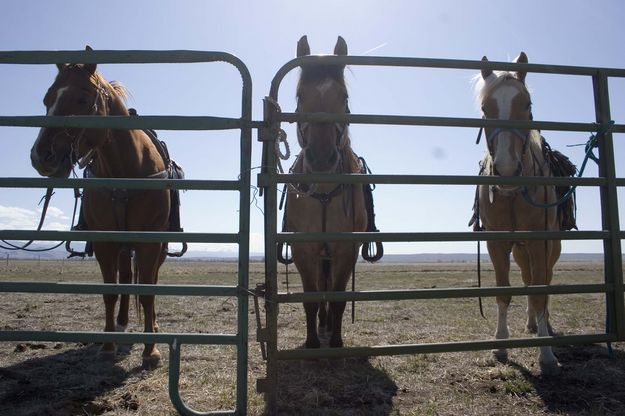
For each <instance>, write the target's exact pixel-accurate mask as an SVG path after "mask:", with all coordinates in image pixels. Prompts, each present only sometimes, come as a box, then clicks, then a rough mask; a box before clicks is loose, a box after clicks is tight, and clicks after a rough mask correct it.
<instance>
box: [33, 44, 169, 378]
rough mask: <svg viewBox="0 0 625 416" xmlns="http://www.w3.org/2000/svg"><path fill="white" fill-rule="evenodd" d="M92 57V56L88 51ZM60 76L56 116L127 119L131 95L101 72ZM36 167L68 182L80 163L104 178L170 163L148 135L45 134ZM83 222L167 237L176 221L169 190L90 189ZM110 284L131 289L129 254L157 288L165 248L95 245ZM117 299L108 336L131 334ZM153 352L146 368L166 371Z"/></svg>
mask: <svg viewBox="0 0 625 416" xmlns="http://www.w3.org/2000/svg"><path fill="white" fill-rule="evenodd" d="M87 50H90V48H87ZM57 66H58V70H59V72H58V74H57V76H56V79H55V80H54V83H53V84H52V86H51V87H50V88H49V89H48V92H47V93H46V95H45V97H44V100H43V102H44V104H45V106H46V109H47V115H49V116H68V115H91V116H108V115H112V116H127V115H128V110H127V108H126V106H125V104H124V99H125V97H126V93H125V90H124V88H123V87H122V86H121V85H120V84H119V83H115V82H113V83H109V82H107V81H106V80H105V79H104V78H103V77H102V76H101V75H100V73H99V72H97V71H96V65H95V64H85V65H82V64H71V65H68V64H62V65H61V64H59V65H57ZM30 157H31V161H32V165H33V167H34V168H35V169H36V170H37V172H39V174H41V175H42V176H49V177H68V176H69V174H70V173H71V171H72V169H73V168H74V166H75V164H76V163H79V164H80V165H81V166H88V167H87V169H88V171H89V176H92V177H98V178H150V177H161V173H162V172H164V171H165V169H166V166H165V161H164V160H163V158H162V157H161V155H160V154H159V152H158V150H157V148H156V146H155V145H154V144H153V142H152V141H151V139H150V138H149V137H148V135H147V134H146V133H145V132H143V131H141V130H120V129H108V128H101V129H81V128H42V129H41V131H40V132H39V136H38V137H37V140H36V141H35V144H34V145H33V147H32V150H31V155H30ZM82 209H83V215H84V217H85V221H86V223H87V226H88V228H89V229H90V230H100V231H118V230H119V231H124V230H128V231H166V230H167V228H168V221H169V210H170V196H169V190H125V189H106V188H92V189H86V190H85V192H84V199H83V208H82ZM93 250H94V252H95V255H96V258H97V260H98V264H99V265H100V270H101V272H102V277H103V279H104V283H117V282H118V276H119V282H120V283H131V281H132V272H131V267H130V256H129V253H130V250H132V251H134V254H135V260H136V267H137V274H138V276H135V278H136V280H137V281H138V282H139V283H142V284H156V283H157V281H158V270H159V268H160V266H161V264H162V263H163V261H164V259H165V255H166V250H167V244H166V243H117V242H94V243H93ZM117 298H118V295H104V305H105V310H106V324H105V327H104V330H105V331H109V332H112V331H122V332H123V331H124V330H125V329H126V326H127V324H128V296H127V295H126V296H122V300H121V303H120V308H119V314H118V316H117V326H116V325H115V305H116V303H117ZM139 302H140V304H141V306H142V307H143V311H144V331H145V332H157V331H158V327H157V325H156V312H155V308H154V296H153V295H140V296H139ZM115 350H116V348H115V344H113V343H105V344H103V345H102V348H101V350H100V354H101V357H103V358H105V359H111V358H112V357H114V355H115ZM160 358H161V354H160V352H159V351H158V349H157V348H156V346H155V345H154V344H146V345H145V348H144V350H143V365H144V367H148V368H152V367H155V366H157V365H158V364H159V361H160Z"/></svg>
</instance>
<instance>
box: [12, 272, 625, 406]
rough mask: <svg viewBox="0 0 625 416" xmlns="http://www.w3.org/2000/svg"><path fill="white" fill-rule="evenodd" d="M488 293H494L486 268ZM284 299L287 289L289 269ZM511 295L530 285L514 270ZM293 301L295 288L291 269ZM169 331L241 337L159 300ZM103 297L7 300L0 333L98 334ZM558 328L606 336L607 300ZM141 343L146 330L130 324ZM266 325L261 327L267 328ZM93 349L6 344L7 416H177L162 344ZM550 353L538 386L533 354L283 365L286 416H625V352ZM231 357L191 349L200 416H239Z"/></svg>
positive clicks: (209, 313) (207, 302)
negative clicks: (152, 351)
mask: <svg viewBox="0 0 625 416" xmlns="http://www.w3.org/2000/svg"><path fill="white" fill-rule="evenodd" d="M235 267H236V263H216V262H189V261H184V262H183V261H172V262H166V263H165V265H164V267H163V269H162V272H161V284H233V283H234V282H235V281H236V269H235ZM485 268H486V271H485V276H484V282H486V283H485V284H484V285H492V282H493V281H494V279H493V277H492V270H490V269H489V265H486V266H485ZM262 272H263V265H262V264H256V263H255V264H252V267H251V272H250V282H251V283H250V286H251V287H253V286H254V285H255V283H257V282H260V281H262V280H263V275H262ZM281 273H282V274H281V275H280V281H281V283H282V287H281V290H283V291H284V290H286V286H285V281H286V276H285V275H284V270H281ZM357 273H358V280H357V282H358V283H357V286H358V289H361V290H373V289H380V288H387V289H398V288H415V289H417V288H432V287H471V286H475V285H476V282H475V265H474V264H471V263H424V264H388V263H382V264H378V265H368V264H359V265H358V271H357ZM514 274H515V277H514V278H513V282H514V283H513V284H517V285H518V284H520V278H519V277H518V272H517V271H514ZM99 279H100V276H99V272H98V269H97V265H96V264H95V262H94V261H9V262H6V263H5V262H2V264H1V265H0V280H3V281H18V280H19V281H49V282H98V281H99ZM602 279H603V271H602V264H601V263H574V262H570V263H560V264H559V265H558V266H557V270H556V275H555V278H554V284H571V283H599V282H601V281H602ZM289 290H290V291H293V292H295V291H299V290H301V286H300V285H299V278H298V276H297V275H296V273H295V272H294V270H293V269H291V270H289ZM157 302H158V312H159V325H160V328H161V332H205V333H234V332H235V330H236V316H235V312H236V299H234V298H200V297H194V298H191V299H183V298H179V297H174V296H161V297H159V298H158V300H157ZM484 305H485V314H486V317H487V319H483V318H482V317H481V316H480V315H479V312H478V308H477V300H476V299H453V300H432V301H400V302H360V303H358V304H357V306H356V322H355V324H351V322H350V320H349V318H348V317H349V312H350V306H348V308H347V311H346V317H345V318H344V341H345V344H346V346H365V345H367V346H368V345H392V344H402V343H406V344H416V343H431V342H441V341H462V340H477V339H490V338H492V334H493V333H494V330H495V325H496V309H495V302H494V299H491V298H488V299H484ZM525 306H526V305H525V299H524V298H522V297H518V298H514V299H513V303H512V305H511V308H510V313H509V326H510V330H511V336H513V337H523V336H525V335H524V334H523V328H524V314H525V312H524V311H525ZM103 309H104V307H103V303H102V300H101V296H99V295H59V294H56V295H54V294H52V295H47V294H18V293H3V294H2V296H0V330H2V331H11V330H58V331H63V330H71V331H99V330H101V329H102V328H103V325H104V318H103V315H104V312H103ZM550 310H551V316H552V325H553V327H554V329H555V330H556V332H557V333H558V334H567V335H572V334H598V333H602V332H603V331H604V327H605V322H604V320H605V299H604V297H603V296H602V295H594V294H592V295H559V296H552V299H551V303H550ZM249 318H250V344H249V355H250V357H249V367H248V368H249V369H248V384H249V388H248V391H249V394H248V396H249V399H248V413H249V414H252V415H260V414H264V402H263V397H262V396H261V395H259V394H257V393H256V392H255V380H256V379H257V378H262V377H263V376H264V373H265V364H264V362H263V360H262V357H261V355H260V348H259V344H257V343H256V342H254V339H255V333H256V325H255V312H254V310H253V308H250V316H249ZM131 321H132V322H131V327H130V330H131V331H135V332H137V331H140V330H141V328H142V325H141V323H140V322H139V320H137V319H136V316H135V314H134V311H133V312H131ZM263 322H264V316H263ZM279 332H280V339H279V348H280V349H288V348H299V347H301V346H302V343H303V341H304V337H305V324H304V313H303V308H302V307H301V305H299V304H286V305H281V307H280V320H279ZM98 348H99V346H98V345H96V344H76V343H53V342H0V414H1V415H173V414H176V411H175V409H174V407H173V406H172V405H171V403H170V400H169V396H168V367H169V366H168V363H169V351H168V346H167V345H159V348H160V350H161V352H162V353H163V366H162V367H160V368H158V369H156V370H152V371H147V370H143V369H141V357H140V356H141V350H142V348H141V346H140V345H134V346H133V348H132V350H131V352H130V353H129V354H124V355H121V354H120V355H118V357H117V358H116V360H115V361H114V362H102V361H101V360H99V359H98ZM612 349H613V351H612V354H610V353H609V351H608V348H607V346H606V345H605V344H603V345H598V344H597V345H582V346H579V345H576V346H564V347H556V348H554V352H555V354H556V356H557V357H558V360H559V362H560V364H561V366H562V371H561V373H560V374H559V375H558V376H554V377H544V376H541V375H540V372H539V371H538V365H537V362H536V361H537V351H536V349H534V348H526V349H515V350H510V351H509V361H508V362H507V363H501V362H498V361H495V360H494V359H493V358H492V356H491V354H490V352H489V351H476V352H462V353H443V354H426V355H408V356H396V357H369V358H363V359H355V358H354V359H340V360H310V361H299V360H298V361H285V362H281V363H280V367H279V371H280V373H279V374H280V379H279V385H278V396H279V402H278V404H279V413H280V414H283V415H300V414H303V415H623V414H625V344H623V343H616V344H613V345H612ZM234 368H235V349H234V348H233V347H219V346H188V345H184V346H183V347H182V363H181V377H180V392H181V395H182V398H183V400H184V401H185V403H186V404H187V405H188V406H189V407H191V408H193V409H195V410H196V411H204V412H205V411H209V410H227V409H233V408H234V401H235V399H234V397H235V387H234V383H235V375H234Z"/></svg>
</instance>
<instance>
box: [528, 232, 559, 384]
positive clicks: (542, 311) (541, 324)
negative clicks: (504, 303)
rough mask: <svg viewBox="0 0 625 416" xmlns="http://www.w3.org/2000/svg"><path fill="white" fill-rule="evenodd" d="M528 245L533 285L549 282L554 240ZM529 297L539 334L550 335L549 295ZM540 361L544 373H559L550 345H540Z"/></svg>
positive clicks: (534, 242)
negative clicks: (550, 253)
mask: <svg viewBox="0 0 625 416" xmlns="http://www.w3.org/2000/svg"><path fill="white" fill-rule="evenodd" d="M527 247H528V253H529V254H530V263H531V264H530V268H531V272H532V285H546V284H548V283H549V282H550V280H551V274H552V271H551V270H550V269H551V264H550V257H551V256H550V255H549V252H550V251H551V250H552V249H553V244H552V242H549V241H548V242H544V241H531V242H528V243H527ZM528 298H529V308H530V309H531V310H532V313H533V314H534V316H536V324H537V329H538V330H537V336H539V337H546V336H549V335H550V331H551V332H553V331H552V330H551V325H550V324H549V309H548V302H549V295H529V296H528ZM538 363H539V364H540V369H541V373H542V374H544V375H551V374H557V373H558V372H559V371H560V364H559V363H558V359H557V358H556V356H555V355H554V354H553V350H552V348H551V347H550V346H544V347H539V354H538Z"/></svg>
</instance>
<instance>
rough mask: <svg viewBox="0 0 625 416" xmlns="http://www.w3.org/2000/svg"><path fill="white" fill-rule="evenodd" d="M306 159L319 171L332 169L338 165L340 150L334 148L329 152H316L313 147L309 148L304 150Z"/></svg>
mask: <svg viewBox="0 0 625 416" xmlns="http://www.w3.org/2000/svg"><path fill="white" fill-rule="evenodd" d="M304 154H305V156H306V160H307V161H308V163H309V164H311V165H312V166H314V167H315V168H316V169H315V170H319V171H326V170H330V169H331V168H332V167H334V166H335V165H336V162H337V160H338V152H337V150H336V149H332V150H330V151H328V152H323V153H320V152H315V151H314V150H313V149H311V148H307V149H306V150H305V152H304Z"/></svg>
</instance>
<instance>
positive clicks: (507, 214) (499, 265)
mask: <svg viewBox="0 0 625 416" xmlns="http://www.w3.org/2000/svg"><path fill="white" fill-rule="evenodd" d="M482 60H483V61H486V60H487V59H486V57H484V58H483V59H482ZM515 62H517V63H527V62H528V61H527V56H526V55H525V53H523V52H521V54H520V55H519V57H518V58H517V59H516V60H515ZM525 76H526V73H525V72H521V71H519V72H502V71H491V70H482V71H481V74H480V75H479V76H478V77H476V78H478V82H477V84H476V91H477V94H478V102H479V104H480V105H481V109H482V115H483V117H484V118H486V119H499V120H531V119H532V115H531V104H532V101H531V97H530V93H529V91H528V89H527V86H526V85H525ZM485 135H486V143H487V152H486V155H485V157H484V160H483V161H482V174H484V175H495V176H553V172H552V167H551V165H550V163H549V160H548V158H546V157H545V153H544V152H543V139H542V138H541V135H540V133H539V132H538V131H537V130H522V129H512V128H485ZM523 193H525V196H524V195H523ZM478 198H479V201H478V203H479V215H480V218H481V220H482V222H483V224H484V227H485V229H486V230H487V231H539V230H553V231H557V230H560V225H559V224H560V223H559V219H558V214H557V208H556V207H555V206H552V207H549V208H543V207H539V206H538V205H540V204H550V203H554V202H555V201H556V198H557V197H556V190H555V186H552V185H536V186H503V185H502V186H492V185H480V186H479V191H478ZM527 200H531V201H534V202H535V204H530V203H528V202H527ZM487 247H488V253H489V255H490V258H491V261H492V263H493V267H494V269H495V278H496V281H497V286H509V285H510V278H509V274H510V253H511V252H512V254H513V256H514V259H515V261H516V263H517V264H518V265H519V267H520V269H521V276H522V279H523V282H524V283H525V285H548V284H550V283H551V279H552V276H553V267H554V265H555V264H556V262H557V260H558V258H559V256H560V241H559V240H548V241H542V240H523V241H488V242H487ZM509 304H510V296H497V307H498V313H497V332H496V333H495V337H496V338H497V339H507V338H508V337H509V330H508V306H509ZM526 330H527V332H530V333H534V332H536V333H537V334H538V336H548V335H550V334H552V329H551V325H550V324H549V310H548V296H547V295H529V296H528V303H527V324H526ZM493 352H494V353H495V356H496V357H497V358H498V359H500V360H506V359H507V352H506V350H505V349H500V350H496V351H493ZM539 364H540V368H541V371H542V373H543V374H553V373H556V372H557V371H558V369H559V364H558V360H557V359H556V357H555V355H554V354H553V352H552V349H551V347H548V346H546V347H540V352H539Z"/></svg>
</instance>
